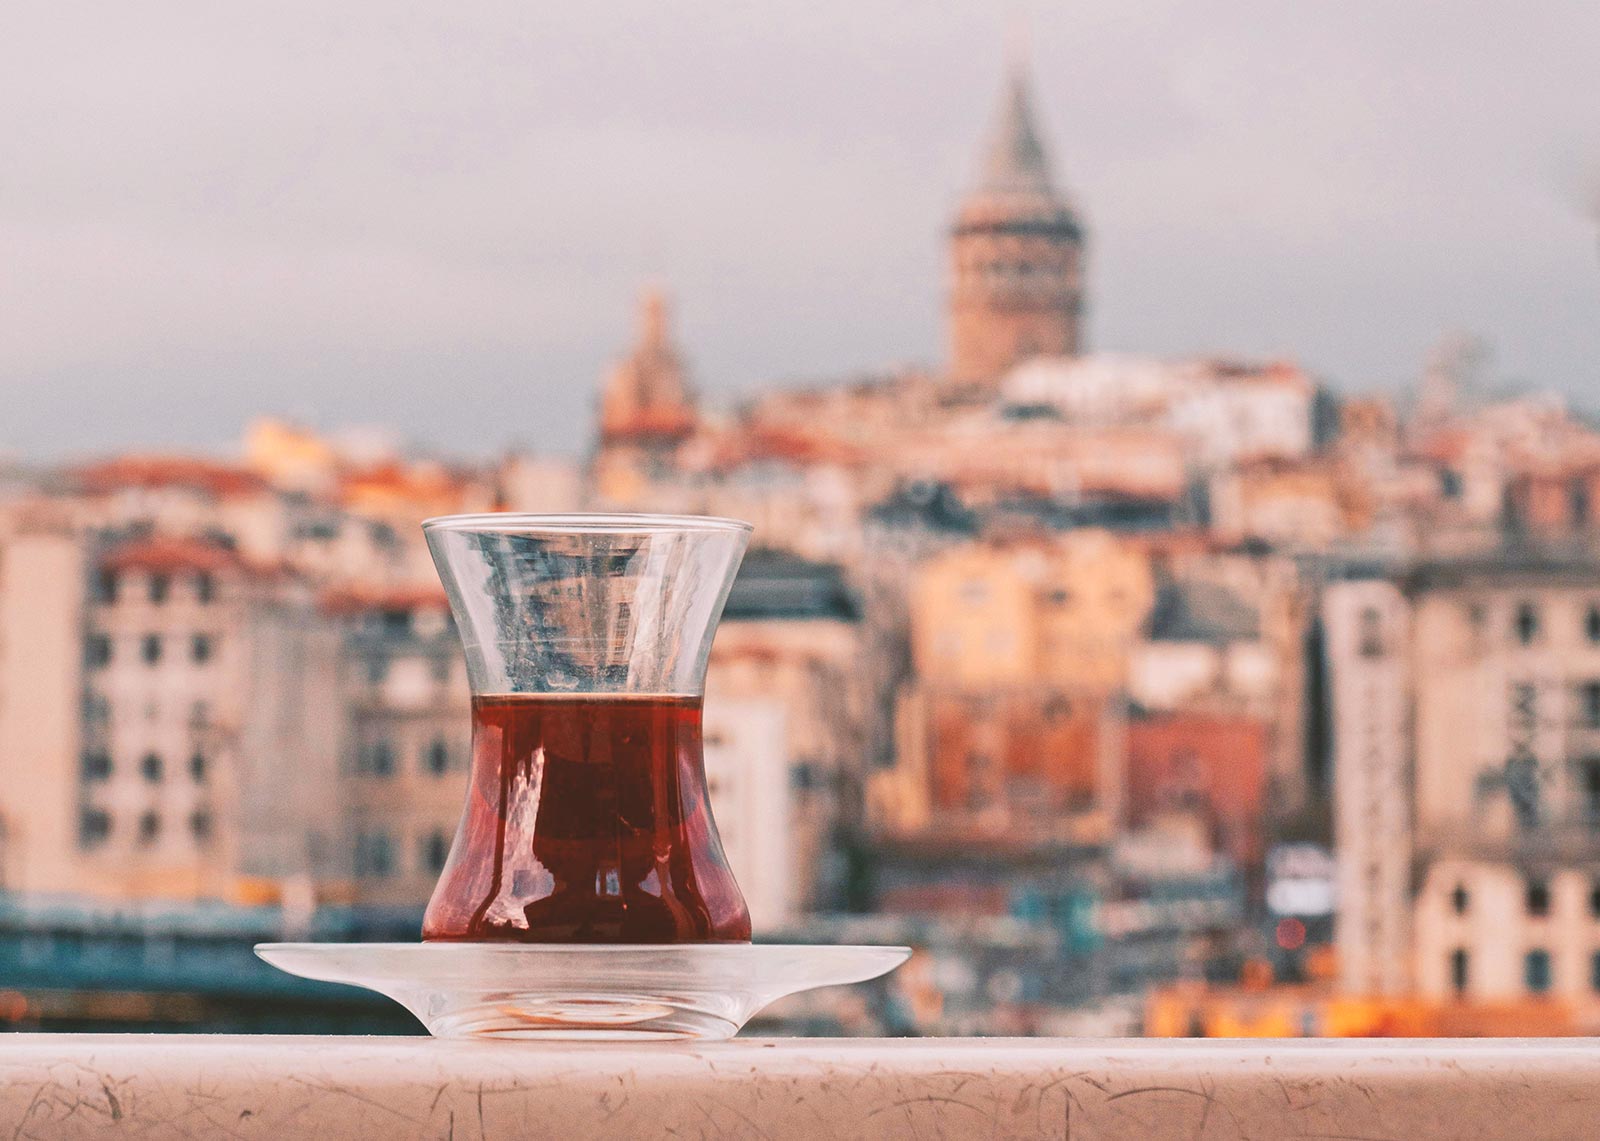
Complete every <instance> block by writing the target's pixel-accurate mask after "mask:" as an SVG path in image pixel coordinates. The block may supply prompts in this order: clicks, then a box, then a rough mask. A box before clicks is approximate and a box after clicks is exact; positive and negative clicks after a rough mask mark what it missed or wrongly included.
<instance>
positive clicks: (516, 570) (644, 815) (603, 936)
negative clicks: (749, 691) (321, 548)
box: [256, 514, 909, 1039]
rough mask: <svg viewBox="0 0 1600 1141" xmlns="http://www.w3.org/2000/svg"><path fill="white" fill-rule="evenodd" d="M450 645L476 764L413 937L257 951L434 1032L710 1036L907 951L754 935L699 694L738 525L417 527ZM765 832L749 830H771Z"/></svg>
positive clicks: (736, 551)
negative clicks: (390, 1007) (441, 594)
mask: <svg viewBox="0 0 1600 1141" xmlns="http://www.w3.org/2000/svg"><path fill="white" fill-rule="evenodd" d="M423 529H424V531H425V533H426V535H427V540H428V546H429V549H430V550H431V551H432V553H433V559H434V563H435V564H436V565H437V566H438V568H439V575H440V578H442V579H443V580H444V586H445V591H446V593H447V594H448V595H449V597H450V608H451V611H452V613H453V614H454V616H455V622H456V628H457V631H458V633H459V634H460V636H461V642H462V647H463V649H464V650H465V652H466V658H467V675H468V678H469V680H470V681H471V685H472V772H471V775H470V777H469V781H468V788H467V799H466V805H465V807H464V808H463V810H462V815H461V823H460V826H459V828H458V829H457V831H456V837H455V842H454V844H453V845H452V847H451V849H450V855H449V858H448V859H447V861H446V863H445V868H444V872H443V874H442V875H441V876H440V877H439V883H438V886H437V887H436V888H435V890H434V893H433V898H432V900H431V901H430V902H429V904H428V909H427V912H426V914H425V916H424V919H423V924H422V936H423V940H424V941H423V942H422V943H420V944H400V943H386V944H379V943H371V944H295V943H276V944H262V945H261V946H259V947H257V948H256V950H257V953H258V954H260V955H261V956H262V957H263V958H264V959H266V960H267V961H268V962H270V963H273V964H274V965H276V966H279V967H281V968H283V969H284V970H287V971H290V972H292V973H294V974H299V975H304V976H306V977H308V978H314V979H322V980H326V981H330V982H343V983H354V984H356V985H358V986H365V987H369V988H371V989H373V990H378V991H381V992H382V993H384V994H386V995H388V996H390V997H391V998H393V999H395V1000H397V1001H398V1002H401V1003H403V1004H404V1005H405V1006H406V1007H407V1008H408V1009H409V1010H410V1011H411V1012H412V1013H413V1014H415V1015H416V1016H417V1017H418V1018H419V1019H421V1020H422V1022H423V1023H424V1024H425V1025H426V1026H427V1027H428V1029H429V1030H430V1031H431V1032H432V1033H434V1034H435V1035H438V1036H441V1037H494V1038H583V1037H588V1038H626V1039H641V1038H726V1037H728V1036H730V1035H732V1034H734V1033H735V1032H737V1031H738V1029H739V1027H741V1026H743V1025H744V1023H745V1021H746V1020H747V1019H749V1018H750V1016H751V1015H752V1014H754V1013H755V1012H756V1011H757V1010H759V1009H760V1008H761V1007H763V1006H765V1005H766V1004H767V1003H769V1002H772V1001H773V1000H774V999H776V998H779V997H781V996H783V995H786V994H793V993H795V992H796V991H801V990H806V989H809V988H812V987H819V986H830V985H835V984H841V983H852V982H861V981H863V980H866V979H870V978H874V977H876V976H878V975H881V974H883V973H884V972H886V971H888V970H891V969H893V968H894V967H895V966H898V965H899V964H900V963H901V962H903V961H904V960H905V957H906V956H907V955H908V954H909V951H907V949H906V948H904V947H846V946H815V947H811V946H780V945H759V946H753V945H751V944H750V913H749V912H748V911H747V910H746V909H745V904H744V898H743V897H742V896H741V895H740V894H739V886H738V884H736V883H735V882H734V878H733V873H732V871H731V870H730V869H729V867H728V861H727V859H726V857H725V856H724V854H723V851H722V844H721V841H720V840H719V839H718V838H717V828H716V824H715V822H714V821H713V820H712V818H711V804H710V798H709V796H708V794H707V790H706V780H705V767H704V758H703V755H702V751H701V739H700V699H701V694H702V692H703V689H704V682H705V673H706V662H707V659H708V657H709V656H710V651H711V639H712V635H713V634H714V632H715V629H716V625H717V619H718V618H719V617H720V616H721V614H722V605H723V602H724V601H725V600H726V599H727V596H728V591H729V588H730V587H731V586H732V583H733V577H734V573H735V572H736V571H737V569H738V566H739V560H740V558H741V557H742V556H743V554H744V549H745V544H746V543H747V542H748V541H749V537H750V527H749V526H748V525H747V524H744V523H739V522H735V521H733V520H729V519H709V518H700V517H690V516H666V515H509V514H494V515H459V516H448V517H445V518H442V519H432V520H429V521H428V522H427V523H425V524H423ZM786 824H787V822H786V821H781V820H780V821H764V822H761V823H760V824H759V825H755V824H753V825H752V826H762V827H785V826H786Z"/></svg>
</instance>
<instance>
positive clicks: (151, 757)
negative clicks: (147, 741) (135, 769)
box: [139, 753, 166, 784]
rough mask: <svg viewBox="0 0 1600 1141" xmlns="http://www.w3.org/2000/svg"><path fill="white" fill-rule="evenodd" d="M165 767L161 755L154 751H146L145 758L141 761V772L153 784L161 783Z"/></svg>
mask: <svg viewBox="0 0 1600 1141" xmlns="http://www.w3.org/2000/svg"><path fill="white" fill-rule="evenodd" d="M165 767H166V766H164V765H163V764H162V763H161V758H160V757H158V756H156V755H155V754H154V753H146V754H145V755H144V759H143V760H142V761H140V762H139V774H140V775H141V776H143V777H144V779H145V780H147V781H149V782H150V783H151V784H160V783H161V776H162V773H163V771H164V770H165Z"/></svg>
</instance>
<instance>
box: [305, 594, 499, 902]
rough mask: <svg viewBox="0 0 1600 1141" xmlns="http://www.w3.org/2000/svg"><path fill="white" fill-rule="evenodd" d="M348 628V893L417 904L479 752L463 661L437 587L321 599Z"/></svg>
mask: <svg viewBox="0 0 1600 1141" xmlns="http://www.w3.org/2000/svg"><path fill="white" fill-rule="evenodd" d="M324 614H325V615H326V619H327V621H329V622H330V623H332V624H334V625H335V626H336V627H337V628H338V629H339V630H340V631H341V642H342V651H341V660H340V666H339V681H338V692H339V695H340V705H341V712H342V716H343V721H342V725H341V730H342V731H341V738H340V749H339V777H338V788H339V792H338V803H339V805H340V806H341V813H342V815H341V827H340V833H339V835H340V840H339V845H338V848H339V850H338V851H337V853H336V854H335V856H334V859H335V862H336V863H337V865H338V866H339V868H340V869H341V872H342V874H343V875H345V876H348V877H349V880H350V883H351V885H352V888H351V897H352V899H353V900H354V901H355V902H357V903H359V904H362V905H365V906H374V907H394V908H413V909H414V908H419V907H421V906H423V905H425V904H426V903H427V901H428V897H429V896H430V895H432V893H433V888H434V883H435V881H437V880H438V878H439V872H440V871H441V870H442V869H443V868H444V862H445V859H446V857H447V856H448V855H449V853H450V844H451V841H452V840H453V839H454V837H455V832H456V825H457V824H458V822H459V821H460V818H461V810H462V805H463V802H464V800H465V797H466V788H467V772H468V769H469V768H470V765H471V760H472V752H471V750H472V744H471V726H472V709H471V695H470V692H469V690H468V686H467V676H466V665H465V662H464V661H463V659H462V656H461V648H460V645H459V643H458V642H457V640H456V636H455V631H454V628H453V627H452V625H451V623H450V617H449V610H448V608H447V606H446V603H445V598H444V594H443V592H442V591H440V590H438V589H437V588H435V589H434V590H431V591H423V590H418V591H373V592H366V593H352V594H342V595H335V596H330V597H328V598H326V599H324Z"/></svg>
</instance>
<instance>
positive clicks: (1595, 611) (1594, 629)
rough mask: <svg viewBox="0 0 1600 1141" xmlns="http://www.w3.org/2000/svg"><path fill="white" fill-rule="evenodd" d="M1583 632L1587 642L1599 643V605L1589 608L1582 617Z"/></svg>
mask: <svg viewBox="0 0 1600 1141" xmlns="http://www.w3.org/2000/svg"><path fill="white" fill-rule="evenodd" d="M1583 632H1584V634H1585V635H1586V636H1587V637H1588V639H1589V641H1591V642H1595V643H1600V604H1595V605H1593V606H1590V607H1589V611H1588V613H1587V614H1585V615H1584V616H1583Z"/></svg>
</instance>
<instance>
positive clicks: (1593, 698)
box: [1578, 681, 1600, 729]
mask: <svg viewBox="0 0 1600 1141" xmlns="http://www.w3.org/2000/svg"><path fill="white" fill-rule="evenodd" d="M1578 720H1579V721H1580V722H1581V723H1582V725H1583V727H1584V728H1585V729H1600V681H1586V682H1584V683H1583V684H1582V685H1580V686H1578Z"/></svg>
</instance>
